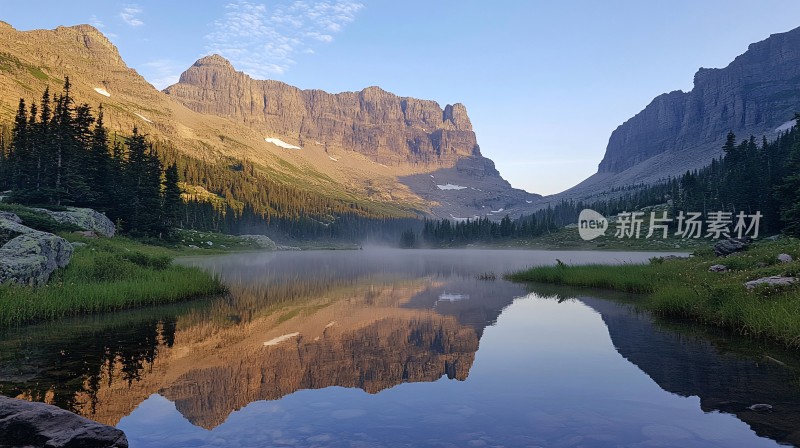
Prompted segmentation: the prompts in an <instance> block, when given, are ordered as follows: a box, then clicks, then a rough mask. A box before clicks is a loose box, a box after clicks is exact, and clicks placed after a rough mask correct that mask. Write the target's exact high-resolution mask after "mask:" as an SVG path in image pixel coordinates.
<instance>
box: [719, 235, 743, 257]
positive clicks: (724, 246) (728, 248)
mask: <svg viewBox="0 0 800 448" xmlns="http://www.w3.org/2000/svg"><path fill="white" fill-rule="evenodd" d="M749 244H750V238H728V239H724V240H719V241H717V243H716V244H714V253H715V254H717V256H718V257H724V256H726V255H730V254H733V253H736V252H741V251H743V250H745V249H747V246H748V245H749Z"/></svg>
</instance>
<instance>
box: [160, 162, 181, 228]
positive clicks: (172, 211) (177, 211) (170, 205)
mask: <svg viewBox="0 0 800 448" xmlns="http://www.w3.org/2000/svg"><path fill="white" fill-rule="evenodd" d="M178 181H179V179H178V165H177V164H175V163H173V164H172V165H170V166H169V167H168V168H167V170H166V173H165V174H164V203H163V205H162V217H163V227H164V228H166V229H167V231H172V229H174V228H175V227H179V226H180V222H181V213H182V211H183V199H182V198H181V188H180V187H179V186H178Z"/></svg>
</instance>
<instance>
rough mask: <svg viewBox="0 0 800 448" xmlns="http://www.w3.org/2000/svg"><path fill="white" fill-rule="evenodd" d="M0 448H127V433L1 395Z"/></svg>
mask: <svg viewBox="0 0 800 448" xmlns="http://www.w3.org/2000/svg"><path fill="white" fill-rule="evenodd" d="M0 446H2V447H5V446H8V447H15V446H18V447H47V448H72V447H76V448H77V447H81V448H127V446H128V439H127V438H126V437H125V433H123V432H122V431H120V430H119V429H117V428H114V427H112V426H106V425H102V424H100V423H96V422H93V421H91V420H89V419H86V418H83V417H80V416H78V415H76V414H73V413H72V412H69V411H65V410H63V409H60V408H57V407H55V406H51V405H49V404H44V403H34V402H29V401H24V400H17V399H14V398H8V397H3V396H0Z"/></svg>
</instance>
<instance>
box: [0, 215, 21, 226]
mask: <svg viewBox="0 0 800 448" xmlns="http://www.w3.org/2000/svg"><path fill="white" fill-rule="evenodd" d="M0 219H5V220H8V221H12V222H15V223H17V224H22V220H21V219H20V218H19V216H17V215H15V214H13V213H9V212H0Z"/></svg>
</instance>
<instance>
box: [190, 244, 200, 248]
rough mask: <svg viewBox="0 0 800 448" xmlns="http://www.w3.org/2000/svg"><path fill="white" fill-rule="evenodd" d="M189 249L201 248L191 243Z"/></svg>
mask: <svg viewBox="0 0 800 448" xmlns="http://www.w3.org/2000/svg"><path fill="white" fill-rule="evenodd" d="M189 249H200V248H199V247H197V246H195V245H194V244H190V245H189Z"/></svg>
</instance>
